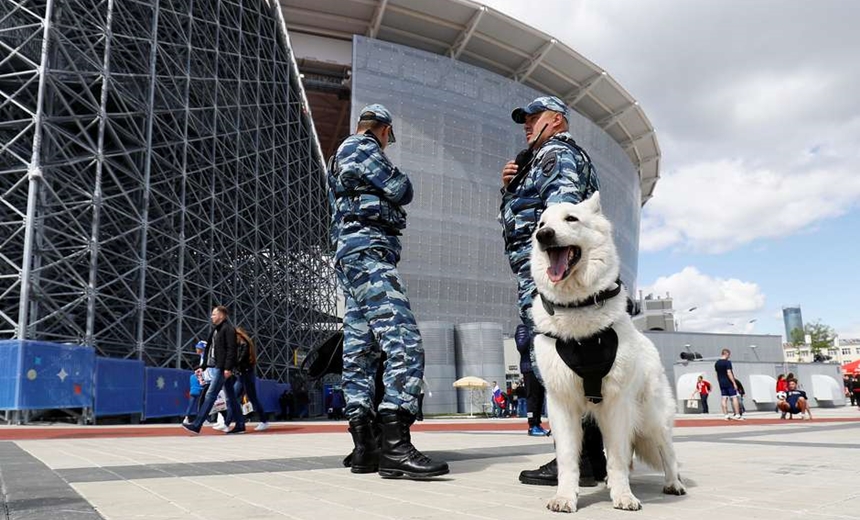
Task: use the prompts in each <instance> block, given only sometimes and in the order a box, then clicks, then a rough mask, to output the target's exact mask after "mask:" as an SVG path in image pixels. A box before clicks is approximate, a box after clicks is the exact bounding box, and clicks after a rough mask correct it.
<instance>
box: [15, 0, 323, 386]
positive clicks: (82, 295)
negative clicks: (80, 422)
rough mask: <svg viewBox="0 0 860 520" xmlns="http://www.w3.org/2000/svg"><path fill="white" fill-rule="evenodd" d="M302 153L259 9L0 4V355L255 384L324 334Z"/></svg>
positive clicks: (305, 123) (296, 94)
mask: <svg viewBox="0 0 860 520" xmlns="http://www.w3.org/2000/svg"><path fill="white" fill-rule="evenodd" d="M322 167H323V166H322V161H321V154H320V150H319V144H318V142H317V138H316V135H315V132H314V128H313V123H312V121H311V118H310V115H309V113H308V109H307V102H306V99H305V96H304V91H303V89H302V86H301V83H300V80H299V77H298V71H297V68H296V65H295V60H294V58H293V56H292V52H291V48H290V44H289V39H288V36H287V33H286V26H285V24H284V21H283V19H282V15H281V12H280V9H279V7H278V4H277V2H275V1H274V0H272V1H267V0H232V1H231V0H220V1H219V0H170V1H166V0H2V1H0V338H19V339H40V340H47V341H56V342H70V343H76V344H85V345H92V346H94V347H95V348H96V349H97V351H98V352H100V353H101V354H102V355H105V356H112V357H124V358H138V359H143V360H145V361H146V363H147V364H148V365H151V366H162V367H177V368H180V367H186V366H188V365H189V364H190V363H191V361H192V358H193V347H192V345H193V344H194V343H195V342H196V341H197V340H198V339H200V338H202V337H204V336H205V335H206V334H207V333H208V327H209V324H208V317H209V313H210V310H211V308H212V306H214V305H219V304H224V305H227V306H228V307H230V309H231V311H232V320H233V322H234V323H236V324H237V325H242V326H245V327H246V328H248V329H249V331H250V332H251V333H252V334H253V336H254V338H255V339H256V341H257V344H258V349H259V366H260V369H261V370H260V372H261V375H262V376H263V377H267V378H272V379H280V380H287V379H288V378H289V368H290V366H291V365H292V364H293V359H292V358H293V352H294V350H298V351H301V350H302V349H306V348H310V347H313V346H314V345H316V344H318V343H320V342H322V341H324V340H325V339H326V338H327V337H329V336H330V335H331V333H332V331H333V330H334V329H335V328H336V323H335V321H336V320H335V318H334V317H333V316H334V315H335V285H334V284H335V282H334V276H333V272H332V269H331V266H330V264H329V260H328V258H327V257H326V250H327V246H326V241H327V219H328V217H327V214H328V211H327V206H326V197H325V190H326V187H325V178H324V175H323V170H322Z"/></svg>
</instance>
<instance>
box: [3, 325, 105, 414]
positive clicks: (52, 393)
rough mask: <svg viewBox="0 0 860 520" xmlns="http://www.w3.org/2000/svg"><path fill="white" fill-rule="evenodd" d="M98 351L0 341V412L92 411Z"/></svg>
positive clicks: (39, 343) (45, 344)
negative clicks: (77, 409) (64, 409)
mask: <svg viewBox="0 0 860 520" xmlns="http://www.w3.org/2000/svg"><path fill="white" fill-rule="evenodd" d="M95 357H96V354H95V350H93V348H92V347H85V346H80V345H61V344H58V343H48V342H42V341H20V340H2V341H0V410H47V409H62V408H89V407H91V406H92V403H93V373H94V371H95Z"/></svg>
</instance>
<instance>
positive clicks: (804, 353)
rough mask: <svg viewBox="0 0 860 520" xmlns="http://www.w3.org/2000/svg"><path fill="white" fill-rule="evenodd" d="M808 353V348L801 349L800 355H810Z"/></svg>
mask: <svg viewBox="0 0 860 520" xmlns="http://www.w3.org/2000/svg"><path fill="white" fill-rule="evenodd" d="M808 355H809V351H808V350H801V351H800V357H806V356H808Z"/></svg>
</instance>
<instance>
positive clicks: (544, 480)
mask: <svg viewBox="0 0 860 520" xmlns="http://www.w3.org/2000/svg"><path fill="white" fill-rule="evenodd" d="M520 482H522V483H523V484H528V485H530V486H557V485H558V461H557V460H556V459H552V460H551V461H549V462H547V463H546V464H544V465H543V466H541V467H539V468H538V469H526V470H523V471H521V472H520Z"/></svg>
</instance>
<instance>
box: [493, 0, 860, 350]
mask: <svg viewBox="0 0 860 520" xmlns="http://www.w3.org/2000/svg"><path fill="white" fill-rule="evenodd" d="M485 3H486V4H487V5H489V6H490V7H492V8H494V9H496V10H499V11H501V12H503V13H506V14H508V15H510V16H512V17H514V18H518V19H520V20H522V21H523V22H525V23H527V24H529V25H532V26H535V27H538V28H540V29H542V30H544V31H545V32H547V33H549V34H551V35H553V36H554V37H556V38H558V39H559V40H561V41H563V42H565V43H566V44H568V45H570V46H571V47H573V48H574V49H576V50H577V51H578V52H580V53H582V54H583V55H584V56H585V57H587V58H588V59H590V60H592V61H593V62H595V63H596V64H598V65H599V66H601V67H603V68H604V69H605V70H606V71H607V72H608V73H609V74H611V75H612V76H613V77H614V78H615V79H616V80H618V81H619V83H620V84H621V85H623V86H624V87H625V88H626V89H627V90H628V92H630V94H631V95H632V96H634V98H636V99H637V101H639V103H640V105H641V106H642V108H643V109H644V110H645V113H646V114H647V115H648V117H649V118H650V119H651V122H652V124H653V125H654V127H655V128H656V130H657V137H658V139H659V141H660V146H661V149H662V154H663V155H662V161H661V177H662V178H661V180H660V182H659V184H658V185H657V189H656V192H655V195H654V198H653V199H651V200H650V201H649V202H648V204H647V205H646V206H645V208H644V209H643V214H642V226H641V227H642V230H641V237H640V260H639V286H640V288H643V289H644V290H646V291H654V292H658V293H665V292H666V291H669V292H670V293H671V294H672V296H673V297H674V298H675V299H676V305H675V307H676V309H685V308H689V307H693V306H695V307H697V310H695V311H693V312H691V313H687V314H686V315H685V316H683V317H682V328H684V329H687V330H699V331H738V332H740V331H742V330H745V331H747V332H757V333H772V334H783V331H784V327H783V322H782V318H781V307H782V306H783V305H786V304H800V305H801V308H802V311H803V318H804V320H805V321H807V322H809V321H811V320H814V319H821V320H822V322H824V323H826V324H828V325H831V326H832V327H834V328H835V329H836V330H837V332H839V333H840V336H841V337H846V338H847V337H858V338H860V298H858V297H860V272H858V270H859V269H858V266H860V96H857V94H856V90H857V87H856V86H857V85H858V84H860V60H858V59H857V56H856V52H857V49H860V31H857V29H856V20H860V3H849V2H840V1H838V0H822V1H818V2H805V1H802V0H780V1H777V0H761V1H757V2H748V1H746V0H724V1H721V2H713V1H710V0H688V1H685V2H670V1H661V0H639V1H636V2H630V1H628V0H542V1H541V3H540V6H541V9H535V8H534V4H532V3H529V2H522V1H520V0H485ZM546 13H552V16H545V15H546ZM752 319H755V320H756V321H755V322H754V323H753V324H749V323H748V322H749V321H750V320H752ZM729 323H735V325H734V326H730V325H728V324H729Z"/></svg>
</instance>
